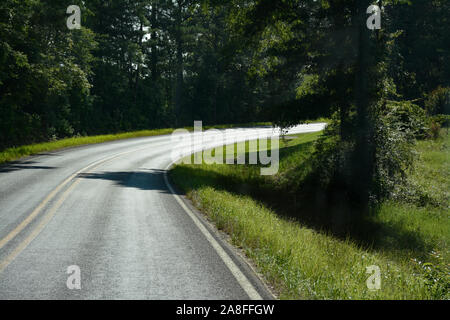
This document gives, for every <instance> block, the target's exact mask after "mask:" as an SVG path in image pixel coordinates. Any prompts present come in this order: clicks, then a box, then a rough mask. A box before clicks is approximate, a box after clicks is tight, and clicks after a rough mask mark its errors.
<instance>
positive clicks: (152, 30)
mask: <svg viewBox="0 0 450 320" xmlns="http://www.w3.org/2000/svg"><path fill="white" fill-rule="evenodd" d="M72 4H75V5H78V6H80V8H81V13H82V15H81V18H82V21H81V25H82V28H81V29H80V30H69V29H68V28H67V26H66V20H67V18H68V17H69V15H68V14H66V9H67V7H68V6H69V5H72ZM229 14H230V10H229V8H227V7H222V6H218V7H213V6H206V5H200V4H199V3H198V1H186V0H180V1H163V0H158V1H150V0H145V1H143V0H136V1H135V0H133V1H131V0H129V1H127V0H122V1H117V0H115V1H103V0H102V1H100V0H98V1H97V0H92V1H87V2H84V1H75V0H70V1H57V0H40V1H31V0H25V1H22V0H5V1H2V3H1V4H0V62H1V64H0V94H1V100H0V108H1V112H0V132H1V135H0V147H2V148H4V147H9V146H17V145H20V144H24V143H32V142H37V141H43V140H48V139H52V138H63V137H67V136H72V135H77V134H81V135H85V134H97V133H111V132H118V131H128V130H139V129H148V128H159V127H174V126H182V125H192V121H193V120H194V119H201V120H203V121H204V123H206V124H216V123H245V122H250V121H257V120H261V119H262V117H261V112H260V110H259V109H258V101H257V100H256V99H255V98H254V92H255V91H257V90H258V88H257V83H255V82H253V81H249V79H248V78H247V77H246V75H247V73H248V69H249V68H250V62H249V60H250V59H249V57H250V56H249V53H246V52H241V51H240V48H239V46H238V45H237V43H236V41H237V40H236V39H235V38H233V37H232V36H231V35H230V32H229V28H228V27H227V19H228V17H229Z"/></svg>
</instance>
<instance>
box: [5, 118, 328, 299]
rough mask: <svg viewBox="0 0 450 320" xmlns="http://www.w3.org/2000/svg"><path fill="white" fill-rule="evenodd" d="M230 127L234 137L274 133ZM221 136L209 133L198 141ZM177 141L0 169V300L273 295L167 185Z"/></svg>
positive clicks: (53, 156)
mask: <svg viewBox="0 0 450 320" xmlns="http://www.w3.org/2000/svg"><path fill="white" fill-rule="evenodd" d="M323 128H324V124H313V125H302V126H298V127H295V128H293V129H292V130H291V131H290V132H291V133H301V132H313V131H319V130H322V129H323ZM229 132H232V134H233V136H234V137H235V138H236V139H237V140H244V139H251V138H256V137H257V136H258V135H259V136H270V135H272V134H273V130H272V129H270V128H253V129H251V130H242V129H233V130H232V131H229ZM221 143H222V141H221V140H220V139H218V133H211V134H209V135H206V136H205V140H204V144H203V146H207V147H213V146H216V145H220V144H221ZM174 148H177V150H178V151H181V152H183V153H187V152H189V148H188V146H179V145H176V144H175V143H174V141H173V140H172V137H171V136H159V137H150V138H139V139H131V140H122V141H116V142H110V143H103V144H98V145H91V146H84V147H77V148H70V149H66V150H61V151H56V152H51V153H48V154H40V155H38V156H34V157H29V158H27V159H25V160H23V161H18V162H14V163H11V164H9V165H6V166H2V167H0V299H175V300H178V299H261V298H262V299H270V298H271V295H270V294H269V293H268V291H267V290H266V289H265V287H264V285H262V284H261V282H260V281H259V280H258V278H257V277H256V275H255V274H254V272H253V271H252V270H251V268H250V267H249V266H248V265H247V264H246V263H245V262H244V261H243V260H242V259H241V258H240V257H239V254H236V253H235V252H234V250H233V249H232V248H230V246H229V245H227V244H226V243H225V241H223V240H222V239H221V236H220V235H219V234H218V233H217V232H215V231H214V229H213V228H212V227H211V226H210V225H209V224H208V223H207V222H205V221H204V219H203V218H202V217H201V215H199V214H198V213H197V212H196V211H195V210H193V209H192V208H191V206H190V205H189V203H188V202H186V201H185V200H184V199H182V197H180V196H178V195H176V194H174V191H173V189H172V188H171V187H170V185H167V184H166V177H165V172H166V171H165V170H166V169H167V167H168V166H169V165H170V164H171V162H172V161H171V160H172V157H173V155H172V151H173V149H174ZM69 266H78V267H79V270H80V272H81V273H80V275H81V290H77V289H75V290H70V289H69V288H68V286H67V281H68V278H69V276H71V275H72V274H68V273H67V271H68V267H69Z"/></svg>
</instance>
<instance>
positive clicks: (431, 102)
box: [425, 87, 450, 115]
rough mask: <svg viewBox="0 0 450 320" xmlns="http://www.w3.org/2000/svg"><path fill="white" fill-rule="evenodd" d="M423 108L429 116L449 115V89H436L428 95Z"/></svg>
mask: <svg viewBox="0 0 450 320" xmlns="http://www.w3.org/2000/svg"><path fill="white" fill-rule="evenodd" d="M425 108H426V110H427V113H428V114H429V115H437V114H445V115H449V114H450V88H442V87H438V88H437V89H436V90H434V91H432V92H431V93H430V94H428V98H427V100H426V101H425Z"/></svg>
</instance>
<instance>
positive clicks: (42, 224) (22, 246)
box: [0, 180, 80, 273]
mask: <svg viewBox="0 0 450 320" xmlns="http://www.w3.org/2000/svg"><path fill="white" fill-rule="evenodd" d="M78 183H80V180H76V181H75V182H74V183H72V185H71V186H70V187H69V188H68V189H67V190H66V191H64V193H63V194H62V195H61V197H60V198H59V199H58V201H57V202H56V203H55V205H54V206H53V207H52V208H51V209H50V210H49V211H48V212H47V213H46V214H45V216H44V217H43V218H42V221H41V222H40V223H39V225H38V226H37V227H36V228H34V229H33V231H32V232H31V234H29V235H28V237H26V238H25V239H24V240H23V241H22V242H21V243H20V244H19V245H18V246H17V247H16V248H15V249H14V250H13V252H11V253H10V254H9V255H8V256H7V257H6V258H5V259H3V260H2V261H1V262H0V273H1V272H2V271H3V270H4V269H5V268H6V267H7V266H8V265H9V264H10V263H11V262H12V261H14V259H15V258H16V257H17V256H18V255H19V254H20V253H21V252H22V251H23V250H24V249H25V248H26V247H28V245H29V244H30V243H31V241H33V240H34V238H36V237H37V236H38V235H39V233H41V231H42V230H43V229H44V228H45V226H46V225H47V224H48V222H49V221H50V220H51V219H52V218H53V216H54V215H55V213H56V211H57V210H58V209H59V208H60V207H61V205H62V204H63V203H64V201H65V200H66V199H67V196H68V195H69V193H70V192H71V191H72V190H73V189H74V188H75V186H76V185H77V184H78Z"/></svg>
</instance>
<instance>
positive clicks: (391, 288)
mask: <svg viewBox="0 0 450 320" xmlns="http://www.w3.org/2000/svg"><path fill="white" fill-rule="evenodd" d="M319 135H320V133H316V134H303V135H298V136H297V137H296V138H295V139H294V140H292V138H290V139H286V140H282V141H280V148H281V150H280V161H281V163H280V172H279V173H278V174H277V175H276V176H273V177H261V176H260V175H259V172H260V171H259V167H258V166H250V165H231V166H230V165H205V164H203V165H197V166H196V165H179V166H177V167H175V168H174V169H173V170H172V171H171V177H172V179H173V181H174V182H175V183H176V184H177V185H178V186H180V187H181V188H182V189H183V190H184V191H185V192H186V193H187V195H188V197H189V198H190V199H192V200H193V202H194V204H195V205H196V206H197V207H198V208H200V210H201V211H203V212H204V213H205V214H206V216H207V217H208V219H210V220H211V221H212V222H213V223H215V225H216V226H217V228H218V229H220V230H223V231H224V232H226V233H228V234H229V235H230V236H231V239H232V242H233V244H234V245H236V246H238V247H241V248H242V249H243V250H244V251H245V252H246V254H247V256H248V257H249V258H250V259H251V260H252V261H253V263H254V264H255V265H256V266H257V268H258V270H259V271H260V273H261V274H263V276H264V278H265V279H266V280H267V281H268V282H269V284H270V285H271V286H272V287H274V288H275V291H276V293H277V294H278V295H279V297H280V298H281V299H446V297H447V298H448V283H449V282H448V261H449V259H448V258H449V256H448V243H449V236H450V224H449V214H448V202H447V203H446V206H440V207H432V208H429V207H418V206H416V205H413V204H406V203H399V202H393V201H389V202H385V203H384V204H382V205H381V206H380V208H378V211H377V215H375V216H374V217H372V218H371V219H372V222H371V223H373V225H374V226H376V227H375V228H374V230H373V235H371V237H370V238H372V239H373V243H372V245H370V244H366V245H361V244H360V243H359V242H358V241H355V240H353V239H352V238H351V237H347V238H346V239H345V238H344V239H343V238H338V237H335V236H334V235H332V234H329V233H328V232H325V231H321V230H315V229H314V228H311V227H307V226H306V225H303V224H301V223H299V222H298V221H295V220H293V219H289V218H286V217H284V216H283V215H280V214H279V213H278V212H277V209H275V208H270V207H268V206H267V204H265V203H263V202H261V201H259V200H257V199H255V198H254V197H253V196H252V194H254V192H251V191H249V190H262V189H266V190H267V189H271V190H276V189H277V188H278V187H282V186H285V185H286V184H290V185H291V184H292V183H293V182H292V181H296V180H301V179H302V178H304V176H305V174H306V173H305V172H308V170H309V169H308V155H309V154H310V153H311V152H312V151H313V148H314V145H313V142H314V141H315V140H316V139H317V138H318V136H319ZM418 151H419V153H420V155H421V156H420V158H419V161H418V163H417V166H418V167H419V168H421V170H422V172H421V174H415V175H413V178H414V179H419V182H418V183H419V184H420V185H422V186H423V187H424V188H427V189H428V191H429V192H430V193H433V191H432V190H430V186H431V185H434V186H435V187H436V188H437V189H439V191H440V193H439V194H437V195H435V196H437V197H439V198H440V199H441V200H442V201H444V200H445V194H446V192H448V188H446V189H444V190H442V188H445V187H446V186H448V184H449V180H450V179H449V175H448V170H447V172H444V171H445V170H446V168H448V167H447V164H448V161H447V160H448V136H447V137H446V139H445V140H443V141H440V142H434V141H423V142H419V144H418ZM446 161H447V162H446ZM299 167H301V168H303V170H298V168H299ZM299 172H300V173H299ZM294 174H297V175H298V176H295V177H294V179H293V177H292V175H294ZM419 177H420V178H419ZM447 197H448V193H447ZM371 265H377V266H379V267H380V269H381V274H382V288H381V290H379V291H370V290H368V288H367V286H366V280H367V278H368V276H369V275H367V274H366V267H368V266H371ZM446 270H447V271H446Z"/></svg>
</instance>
